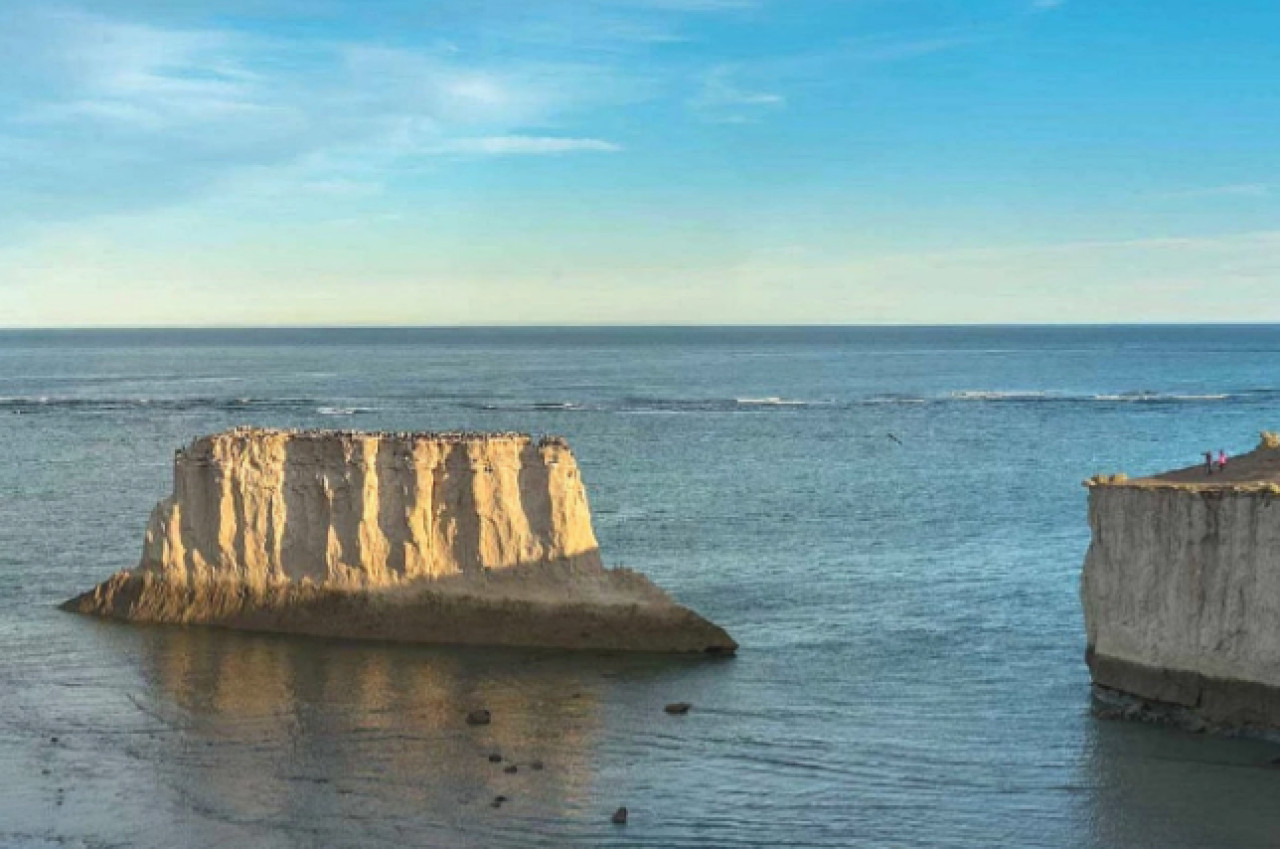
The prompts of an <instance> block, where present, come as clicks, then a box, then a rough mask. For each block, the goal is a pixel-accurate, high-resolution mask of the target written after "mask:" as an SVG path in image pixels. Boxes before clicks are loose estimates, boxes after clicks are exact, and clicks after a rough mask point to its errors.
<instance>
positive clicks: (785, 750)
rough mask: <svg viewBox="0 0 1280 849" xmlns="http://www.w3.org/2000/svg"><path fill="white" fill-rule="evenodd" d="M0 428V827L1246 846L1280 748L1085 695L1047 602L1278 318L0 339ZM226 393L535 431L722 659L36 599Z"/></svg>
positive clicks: (1251, 402) (39, 836)
mask: <svg viewBox="0 0 1280 849" xmlns="http://www.w3.org/2000/svg"><path fill="white" fill-rule="evenodd" d="M0 424H2V425H3V426H4V428H5V434H6V439H5V441H4V446H3V450H0V846H34V847H44V846H59V847H61V846H71V847H126V846H129V847H131V846H138V847H165V848H166V849H167V847H174V846H185V847H206V846H207V847H215V846H218V847H221V846H254V847H281V849H285V847H288V848H289V849H292V848H293V847H317V848H318V847H338V846H362V847H399V846H442V847H455V846H458V847H465V846H476V847H487V846H522V847H524V846H548V847H564V846H653V847H685V846H688V847H693V846H725V847H738V846H741V847H748V846H752V847H765V846H782V845H788V846H813V847H833V846H865V847H991V846H1017V847H1152V849H1157V848H1158V849H1171V848H1173V849H1177V848H1178V847H1187V848H1188V849H1189V847H1222V848H1223V849H1229V848H1230V847H1265V846H1272V845H1275V843H1276V841H1277V840H1280V806H1277V805H1276V804H1275V800H1276V798H1277V797H1278V796H1280V768H1277V767H1275V766H1272V765H1271V761H1272V760H1273V759H1275V758H1277V757H1280V745H1277V744H1275V743H1272V742H1268V741H1260V740H1242V739H1218V738H1212V737H1206V736H1203V735H1199V736H1198V735H1193V734H1188V733H1185V732H1181V731H1177V730H1173V729H1168V728H1160V727H1153V726H1143V725H1134V724H1125V723H1118V722H1111V721H1102V720H1097V719H1095V718H1093V717H1092V716H1091V715H1090V712H1089V686H1088V674H1087V670H1086V669H1085V666H1084V662H1083V653H1084V638H1083V624H1082V621H1081V616H1080V609H1079V600H1078V582H1079V571H1080V565H1081V562H1082V559H1083V556H1084V551H1085V547H1086V546H1087V543H1088V527H1087V525H1086V521H1085V492H1084V490H1083V488H1082V487H1081V486H1080V481H1081V480H1082V479H1084V478H1085V477H1088V476H1089V475H1091V474H1094V473H1095V472H1099V471H1117V470H1124V471H1127V472H1129V473H1130V474H1140V473H1147V472H1152V471H1157V470H1162V469H1165V468H1168V467H1172V466H1176V465H1188V464H1191V463H1194V462H1196V459H1197V457H1198V456H1200V454H1201V453H1202V452H1203V451H1205V450H1208V449H1210V448H1212V449H1217V448H1226V449H1227V450H1228V451H1231V452H1233V453H1238V452H1242V451H1244V450H1247V449H1249V448H1251V447H1252V446H1253V444H1254V443H1255V442H1256V438H1257V432H1258V431H1259V430H1260V429H1262V428H1264V427H1268V428H1276V427H1280V328H1269V327H1259V328H1240V327H1228V328H1194V327H1184V328H1105V329H1098V328H1060V329H1043V328H1003V329H994V328H991V329H984V328H971V329H789V330H777V329H752V330H746V329H722V330H694V329H686V330H655V329H645V330H639V329H635V330H628V329H614V330H457V331H429V330H421V331H418V330H404V331H396V330H388V331H258V332H249V331H240V332H232V331H216V332H214V331H210V332H203V333H178V332H67V333H45V332H38V333H37V332H4V333H0ZM236 424H258V425H272V426H315V427H326V426H327V427H341V428H359V429H395V430H400V429H406V430H408V429H454V428H466V429H518V430H528V431H532V432H535V433H548V432H549V433H560V434H564V435H565V436H567V437H568V438H569V440H570V442H571V444H572V446H573V448H574V450H575V453H576V454H577V456H578V459H579V463H580V465H581V467H582V469H583V474H584V477H585V479H586V483H587V487H588V494H589V496H590V498H591V502H592V506H593V509H594V515H595V523H596V530H597V534H598V536H599V537H600V540H601V545H602V549H603V552H604V555H605V559H606V561H608V562H610V563H611V564H625V565H627V566H631V567H634V568H637V569H640V570H642V571H644V572H645V573H647V574H648V575H650V576H651V577H652V578H653V579H654V580H656V581H657V582H658V583H659V584H661V585H662V586H664V587H665V588H667V589H668V590H670V591H671V592H672V593H673V594H674V595H676V596H677V597H678V598H679V599H680V600H681V601H683V602H685V603H687V604H689V605H691V606H693V607H694V608H696V609H697V610H699V611H700V612H702V613H704V614H706V615H707V616H709V617H710V618H712V619H714V620H715V621H717V622H719V623H721V624H723V625H724V626H725V627H726V628H728V629H729V631H730V632H731V633H732V634H733V635H734V636H735V637H736V638H737V639H738V640H739V642H741V643H742V650H741V653H740V654H739V656H738V657H737V658H735V659H732V660H711V661H707V660H690V659H684V658H660V657H646V656H627V655H588V654H583V655H572V654H556V653H547V652H539V651H520V650H505V651H498V650H485V649H450V648H433V647H420V646H396V645H386V644H372V643H370V644H362V643H358V642H343V641H327V640H311V639H303V638H294V637H284V636H273V635H254V634H237V633H231V632H225V631H218V630H212V629H182V628H160V627H153V628H138V627H128V626H122V625H117V624H111V623H104V622H98V621H94V620H90V619H86V618H81V617H77V616H72V615H69V614H65V613H61V612H59V611H57V610H56V609H55V608H54V605H55V604H57V603H58V602H60V601H62V600H63V599H65V598H67V597H69V596H71V595H73V594H75V593H76V592H79V591H81V590H84V589H87V588H89V587H90V586H92V585H93V584H94V583H96V582H97V581H99V580H101V579H102V578H104V577H106V576H107V575H108V574H109V573H111V572H112V571H114V570H116V569H119V568H124V567H129V566H132V565H134V564H135V563H136V561H137V558H138V554H139V552H140V550H141V543H142V531H143V528H144V526H145V523H146V519H147V515H148V513H149V511H150V509H151V507H152V505H153V504H154V503H155V502H156V501H158V500H159V499H160V498H161V497H163V496H164V495H165V494H167V492H168V490H169V483H170V480H169V479H170V463H171V460H172V451H173V449H174V448H176V447H178V446H179V445H180V444H182V443H184V442H186V441H187V440H189V439H190V438H191V437H192V436H195V435H197V434H202V433H207V432H211V431H216V430H220V429H223V428H226V427H230V426H233V425H236ZM889 434H892V435H893V437H894V438H890V436H889ZM677 700H682V701H690V702H693V703H694V708H693V710H692V712H691V713H690V714H689V715H687V716H684V717H671V716H667V715H666V714H664V713H663V711H662V706H663V705H664V704H665V703H667V702H670V701H677ZM481 706H483V707H487V708H489V709H490V710H491V711H492V713H493V723H492V725H490V726H487V727H482V728H471V727H468V726H467V725H466V724H465V722H464V715H465V713H466V712H467V711H468V710H470V709H471V708H474V707H481ZM55 738H56V740H55ZM493 752H499V753H501V754H502V756H503V757H504V759H505V760H504V762H503V763H500V764H493V763H490V762H489V760H488V755H489V754H491V753H493ZM535 760H536V761H540V762H541V763H542V764H543V767H544V768H543V769H541V770H535V769H534V768H533V766H532V764H533V762H534V761H535ZM509 763H514V764H516V765H517V768H518V770H517V772H516V773H514V774H509V773H506V772H504V771H503V767H504V766H506V765H507V764H509ZM497 795H504V796H507V797H509V801H508V802H506V803H505V804H503V805H502V806H501V807H499V808H494V807H492V806H491V801H492V800H493V798H494V797H495V796H497ZM620 805H626V806H628V808H629V809H630V814H631V816H630V822H629V823H628V824H627V825H626V826H622V827H619V826H614V825H612V824H611V823H610V822H609V816H610V814H611V813H612V812H613V810H614V809H615V808H616V807H618V806H620Z"/></svg>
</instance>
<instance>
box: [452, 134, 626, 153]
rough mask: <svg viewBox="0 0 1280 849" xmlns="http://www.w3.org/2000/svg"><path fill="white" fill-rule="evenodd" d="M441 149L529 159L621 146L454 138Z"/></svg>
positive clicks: (516, 138) (547, 139)
mask: <svg viewBox="0 0 1280 849" xmlns="http://www.w3.org/2000/svg"><path fill="white" fill-rule="evenodd" d="M444 149H446V150H449V151H452V152H457V153H477V154H487V155H492V156H512V155H514V156H528V155H534V156H537V155H547V154H557V153H581V152H584V151H589V152H594V153H617V152H619V151H621V150H622V146H621V145H617V144H614V143H613V142H609V141H605V140H603V139H589V138H565V137H560V136H486V137H483V138H471V139H454V140H452V141H450V142H449V143H448V144H447V145H445V146H444Z"/></svg>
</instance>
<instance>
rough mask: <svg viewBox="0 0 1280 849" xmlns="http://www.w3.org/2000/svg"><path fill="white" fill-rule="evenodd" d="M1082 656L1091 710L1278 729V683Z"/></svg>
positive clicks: (1219, 728)
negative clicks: (1089, 679) (1092, 699)
mask: <svg viewBox="0 0 1280 849" xmlns="http://www.w3.org/2000/svg"><path fill="white" fill-rule="evenodd" d="M1085 659H1086V661H1087V662H1088V664H1089V671H1090V673H1091V674H1092V676H1093V683H1094V696H1095V712H1096V713H1098V714H1099V715H1100V716H1103V717H1104V718H1117V719H1138V720H1142V721H1147V722H1162V723H1168V724H1172V725H1177V726H1179V727H1181V728H1186V729H1188V730H1191V731H1212V732H1220V733H1242V734H1274V733H1275V732H1277V731H1280V688H1277V687H1271V686H1268V685H1265V684H1258V683H1256V682H1252V681H1232V680H1228V679H1223V678H1211V677H1208V676H1205V675H1201V674H1199V673H1197V672H1187V671H1183V670H1177V669H1157V668H1155V667H1150V666H1144V665H1142V664H1139V663H1133V662H1130V661H1125V660H1116V659H1115V658H1110V657H1105V656H1102V655H1098V654H1096V653H1095V652H1093V651H1092V650H1090V651H1088V652H1086V654H1085Z"/></svg>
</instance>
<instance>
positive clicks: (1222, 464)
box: [1218, 449, 1227, 472]
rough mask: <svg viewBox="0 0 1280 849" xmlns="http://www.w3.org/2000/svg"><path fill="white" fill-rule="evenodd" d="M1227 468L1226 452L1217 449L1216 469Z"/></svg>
mask: <svg viewBox="0 0 1280 849" xmlns="http://www.w3.org/2000/svg"><path fill="white" fill-rule="evenodd" d="M1226 468H1227V452H1226V451H1223V450H1222V449H1218V471H1220V472H1221V471H1225V470H1226Z"/></svg>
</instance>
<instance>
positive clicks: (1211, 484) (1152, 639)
mask: <svg viewBox="0 0 1280 849" xmlns="http://www.w3.org/2000/svg"><path fill="white" fill-rule="evenodd" d="M1268 436H1269V435H1267V434H1264V440H1263V444H1262V445H1260V446H1259V448H1258V449H1257V450H1255V451H1253V452H1251V453H1249V454H1246V455H1244V456H1242V457H1238V458H1235V459H1233V460H1232V461H1231V462H1230V463H1228V465H1227V467H1226V468H1225V469H1223V470H1215V472H1214V473H1213V474H1208V473H1207V472H1206V470H1205V469H1204V468H1203V467H1202V466H1193V467H1189V468H1186V469H1180V470H1177V471H1173V472H1168V473H1166V474H1162V475H1156V476H1153V477H1148V478H1140V479H1136V480H1127V479H1124V478H1123V476H1116V477H1114V478H1095V479H1093V480H1092V481H1090V482H1088V484H1087V485H1088V486H1089V524H1090V527H1091V529H1092V532H1093V539H1092V542H1091V544H1090V546H1089V552H1088V554H1087V556H1086V558H1085V564H1084V573H1083V577H1082V582H1081V598H1082V601H1083V604H1084V619H1085V630H1086V636H1087V644H1088V648H1087V654H1086V658H1087V661H1088V663H1089V668H1090V672H1091V674H1092V677H1093V682H1094V684H1095V688H1096V691H1097V692H1098V694H1099V695H1100V696H1102V697H1103V699H1104V700H1107V701H1109V702H1110V703H1111V704H1116V701H1115V700H1113V699H1111V698H1110V697H1112V696H1114V695H1116V694H1122V695H1124V696H1131V697H1137V699H1139V700H1140V704H1139V705H1138V706H1135V705H1133V704H1129V705H1127V706H1126V707H1125V708H1124V709H1123V710H1120V712H1121V713H1122V714H1124V715H1129V716H1137V717H1140V718H1157V719H1172V720H1174V721H1178V722H1181V723H1183V724H1190V725H1192V726H1195V727H1206V726H1207V727H1211V728H1215V729H1217V730H1233V729H1234V730H1248V729H1277V728H1280V449H1278V448H1277V447H1276V445H1277V441H1276V440H1275V439H1274V438H1268Z"/></svg>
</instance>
